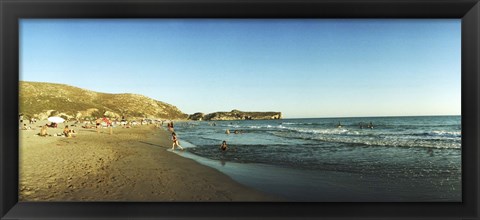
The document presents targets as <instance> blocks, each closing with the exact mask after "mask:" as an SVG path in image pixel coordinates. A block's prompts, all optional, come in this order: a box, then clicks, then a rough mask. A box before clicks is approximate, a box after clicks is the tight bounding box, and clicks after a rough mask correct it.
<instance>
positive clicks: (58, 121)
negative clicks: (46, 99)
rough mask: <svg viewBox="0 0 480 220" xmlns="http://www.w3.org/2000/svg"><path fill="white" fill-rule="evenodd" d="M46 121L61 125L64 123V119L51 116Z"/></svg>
mask: <svg viewBox="0 0 480 220" xmlns="http://www.w3.org/2000/svg"><path fill="white" fill-rule="evenodd" d="M48 121H50V122H53V123H62V122H64V121H65V119H63V118H61V117H58V116H53V117H50V118H48Z"/></svg>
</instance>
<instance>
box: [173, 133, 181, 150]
mask: <svg viewBox="0 0 480 220" xmlns="http://www.w3.org/2000/svg"><path fill="white" fill-rule="evenodd" d="M172 141H173V144H172V150H175V145H177V146H178V147H179V148H180V150H183V147H182V146H180V143H179V142H178V138H177V134H175V132H172Z"/></svg>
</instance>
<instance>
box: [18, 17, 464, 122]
mask: <svg viewBox="0 0 480 220" xmlns="http://www.w3.org/2000/svg"><path fill="white" fill-rule="evenodd" d="M460 36H461V31H460V20H459V19H448V20H447V19H431V20H424V19H422V20H414V19H410V20H407V19H402V20H383V19H382V20H381V19H376V20H373V19H356V20H348V19H347V20H345V19H344V20H335V19H316V20H315V19H310V20H305V19H295V20H293V19H291V20H287V19H264V20H258V19H257V20H255V19H220V20H219V19H134V20H119V19H118V20H115V19H112V20H95V19H85V20H79V19H22V20H21V21H20V38H21V39H20V50H21V51H20V80H24V81H38V82H54V83H63V84H68V85H73V86H77V87H81V88H84V89H89V90H93V91H98V92H106V93H136V94H142V95H145V96H148V97H151V98H154V99H157V100H160V101H164V102H167V103H170V104H173V105H175V106H177V107H178V108H179V109H180V110H182V111H183V112H185V113H188V114H192V113H195V112H204V113H210V112H215V111H230V110H232V109H239V110H244V111H281V112H282V113H283V115H284V117H286V118H298V117H352V116H403V115H459V114H460V104H461V103H460V99H461V93H460V88H461V87H460V83H461V68H460V61H461V57H460V52H461V41H460Z"/></svg>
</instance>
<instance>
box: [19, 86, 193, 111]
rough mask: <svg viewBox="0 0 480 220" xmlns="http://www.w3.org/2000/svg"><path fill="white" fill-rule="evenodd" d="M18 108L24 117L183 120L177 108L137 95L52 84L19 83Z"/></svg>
mask: <svg viewBox="0 0 480 220" xmlns="http://www.w3.org/2000/svg"><path fill="white" fill-rule="evenodd" d="M19 90H20V91H19V105H20V106H19V108H20V109H19V111H20V114H23V115H24V116H26V117H27V118H30V117H35V118H39V119H45V118H47V117H49V116H52V115H60V116H63V117H66V118H76V119H85V118H91V117H102V116H103V115H106V116H108V117H112V118H119V117H122V116H125V117H126V118H159V119H186V118H187V117H188V115H187V114H185V113H183V112H181V111H180V110H179V109H178V108H177V107H175V106H173V105H170V104H168V103H164V102H161V101H157V100H154V99H151V98H148V97H146V96H143V95H137V94H128V93H127V94H108V93H99V92H94V91H89V90H85V89H81V88H77V87H73V86H69V85H64V84H55V83H43V82H42V83H40V82H25V81H21V82H20V85H19Z"/></svg>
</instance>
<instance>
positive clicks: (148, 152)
mask: <svg viewBox="0 0 480 220" xmlns="http://www.w3.org/2000/svg"><path fill="white" fill-rule="evenodd" d="M39 124H41V122H40V123H38V124H37V125H36V126H38V125H39ZM43 124H44V123H43ZM68 124H69V125H70V124H73V123H68ZM63 127H64V124H60V126H59V128H56V129H53V128H49V129H48V132H49V134H56V133H61V132H62V128H63ZM71 129H75V130H76V131H77V136H76V137H74V138H66V137H57V136H49V137H40V136H37V135H36V134H37V133H38V132H39V131H40V128H39V127H36V128H35V130H20V131H19V133H20V135H19V136H20V149H19V156H20V158H19V160H20V164H19V172H20V173H19V200H20V201H278V200H279V199H278V198H277V197H273V196H270V195H266V194H263V193H261V192H259V191H256V190H254V189H251V188H248V187H245V186H244V185H241V184H239V183H237V182H235V181H234V180H232V179H231V178H230V177H228V176H226V175H225V174H223V173H221V172H219V171H217V170H215V169H213V168H210V167H207V166H204V165H201V164H199V163H197V162H195V161H193V160H191V159H188V158H184V157H181V156H179V155H177V154H175V153H172V152H169V151H167V149H169V148H171V141H170V135H169V133H168V132H167V131H166V130H165V129H164V128H156V127H155V126H153V125H143V126H136V127H132V128H122V127H116V128H113V134H112V135H110V134H109V130H108V129H105V128H104V129H100V133H97V132H96V131H95V129H83V128H79V127H71ZM180 141H181V140H180Z"/></svg>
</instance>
